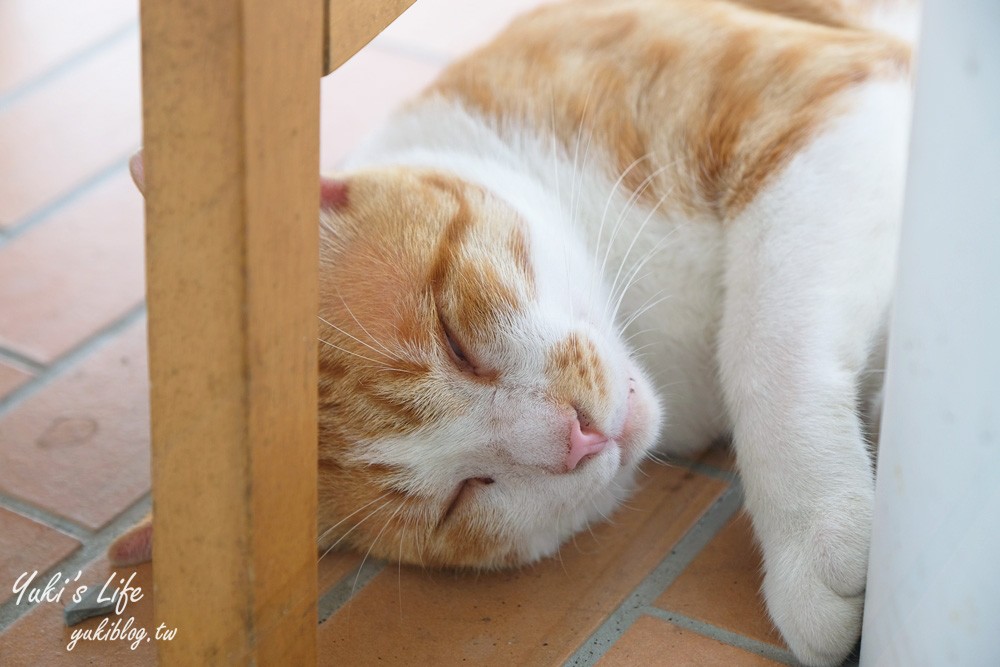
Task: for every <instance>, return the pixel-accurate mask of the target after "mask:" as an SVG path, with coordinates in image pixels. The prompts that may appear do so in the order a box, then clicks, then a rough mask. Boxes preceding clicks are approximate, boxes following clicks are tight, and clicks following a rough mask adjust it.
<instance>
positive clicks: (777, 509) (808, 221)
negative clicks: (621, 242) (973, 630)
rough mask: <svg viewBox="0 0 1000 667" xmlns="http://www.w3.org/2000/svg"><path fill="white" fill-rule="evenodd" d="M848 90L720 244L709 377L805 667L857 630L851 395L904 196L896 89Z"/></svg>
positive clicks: (864, 488) (885, 282)
mask: <svg viewBox="0 0 1000 667" xmlns="http://www.w3.org/2000/svg"><path fill="white" fill-rule="evenodd" d="M859 100H860V103H859V109H858V113H856V114H853V115H852V116H850V117H847V118H845V119H842V120H841V121H840V122H838V123H837V124H836V125H835V126H834V127H833V128H832V129H831V130H830V131H828V133H827V134H825V135H824V136H823V137H820V138H819V139H817V140H816V141H815V142H814V144H813V145H812V146H811V147H810V148H808V149H807V150H806V151H804V152H803V153H802V154H800V155H799V156H797V157H796V158H795V159H794V160H793V161H792V163H791V164H790V166H789V168H788V169H787V171H786V172H785V174H784V175H783V176H781V177H780V178H779V179H778V180H777V181H776V182H775V183H773V184H772V185H771V186H770V188H769V191H768V192H767V193H765V194H763V195H762V196H761V197H759V198H758V199H757V201H755V202H754V203H753V204H752V205H751V206H750V207H748V209H747V210H746V211H745V212H744V213H743V214H742V215H741V216H740V219H737V220H734V221H732V222H731V223H730V227H729V230H728V232H727V241H726V243H727V248H726V262H727V268H726V278H725V287H726V297H725V304H724V314H723V323H722V328H721V331H720V337H719V369H720V377H721V380H722V384H723V391H724V394H725V399H726V404H727V409H728V411H729V413H730V418H731V420H732V425H733V436H734V446H735V449H736V455H737V461H738V465H739V470H740V473H741V476H742V480H743V484H744V487H745V494H746V507H747V509H748V511H749V512H750V514H751V516H752V518H753V524H754V528H755V531H756V533H757V537H758V539H759V541H760V544H761V547H762V550H763V555H764V563H765V570H766V572H765V577H764V586H763V592H764V596H765V598H766V601H767V606H768V609H769V611H770V613H771V616H772V618H773V619H774V621H775V623H776V625H777V626H778V628H779V630H781V632H782V634H783V636H784V637H785V640H786V641H787V642H788V645H789V647H790V648H791V649H792V651H793V652H794V653H795V655H796V656H797V657H798V658H799V659H800V660H801V661H803V662H804V663H806V664H809V665H835V664H839V663H840V662H841V661H842V660H843V659H844V658H845V657H846V655H847V654H848V653H849V652H850V650H851V648H852V647H853V646H854V644H855V642H856V641H857V639H858V636H859V633H860V627H861V614H862V606H863V596H864V589H865V578H866V570H867V561H868V544H869V539H870V529H871V516H872V506H873V496H874V476H873V466H872V462H871V460H870V456H869V452H868V449H867V446H866V442H865V438H864V436H863V432H862V425H861V421H860V418H859V414H858V390H859V383H860V382H861V379H862V373H863V371H864V369H865V367H866V365H867V361H868V359H869V357H870V354H871V352H872V348H873V346H874V345H875V344H876V343H877V342H879V340H878V339H879V338H880V336H879V334H880V331H881V328H882V326H883V323H884V319H885V317H886V313H887V310H888V304H889V300H890V297H891V292H892V282H893V275H894V257H895V250H896V235H897V234H896V232H897V227H898V224H897V221H898V217H899V208H900V200H901V188H902V171H903V164H904V157H903V156H904V154H905V141H906V139H905V136H906V131H905V125H906V117H907V116H906V109H907V106H906V93H905V91H902V92H900V91H898V90H892V91H886V90H883V89H880V88H878V87H872V88H870V89H868V90H866V91H865V92H864V93H863V94H861V95H859ZM889 103H891V104H889ZM886 104H888V107H885V108H883V106H884V105H886ZM896 113H898V114H899V115H895V114H896Z"/></svg>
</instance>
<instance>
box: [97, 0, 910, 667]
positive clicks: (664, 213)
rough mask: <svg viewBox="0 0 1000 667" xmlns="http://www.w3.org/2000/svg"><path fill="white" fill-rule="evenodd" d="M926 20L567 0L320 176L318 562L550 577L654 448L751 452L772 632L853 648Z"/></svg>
mask: <svg viewBox="0 0 1000 667" xmlns="http://www.w3.org/2000/svg"><path fill="white" fill-rule="evenodd" d="M911 14H912V12H911V11H910V9H909V8H908V7H907V6H906V3H905V2H899V3H893V2H891V1H889V0H886V1H884V2H874V1H866V0H857V1H854V2H852V1H850V0H843V1H842V2H840V3H838V2H826V1H823V0H616V1H611V0H575V1H572V2H567V3H561V4H556V5H551V6H546V7H543V8H541V9H539V10H537V11H535V12H533V13H531V14H528V15H526V16H524V17H522V18H520V19H518V20H517V21H515V22H514V23H513V24H512V25H511V26H510V27H509V28H508V29H507V30H506V31H505V32H503V33H502V34H501V35H500V36H499V37H498V38H497V39H496V40H495V41H493V42H492V43H491V44H489V45H487V46H485V47H484V48H482V49H480V50H479V51H477V52H475V53H473V54H472V55H471V56H469V57H467V58H465V59H463V60H460V61H458V62H456V63H454V64H453V65H451V66H450V67H449V68H447V69H446V70H445V72H444V73H443V74H442V76H441V77H440V78H439V79H438V81H437V82H436V83H434V84H433V85H432V86H431V87H430V88H429V89H428V90H426V91H425V92H424V93H423V94H422V95H421V96H419V97H418V98H417V99H415V100H413V101H412V102H410V103H409V104H408V105H406V106H405V107H404V108H403V109H401V110H400V111H398V112H397V113H396V114H395V115H394V116H393V117H392V118H391V119H390V121H389V122H388V124H387V125H386V126H385V127H384V128H383V129H382V130H381V131H380V132H379V133H377V134H376V135H375V136H374V137H373V138H371V139H370V140H369V141H368V142H367V143H366V144H365V145H364V146H363V147H362V148H361V149H359V150H358V151H357V152H356V153H355V154H354V155H353V156H352V157H351V158H350V159H349V161H348V163H347V164H346V165H345V170H344V172H343V173H342V174H339V175H337V176H336V177H333V178H327V179H324V180H323V182H322V201H323V204H322V214H321V229H322V232H321V233H322V252H321V255H322V257H321V272H320V273H321V288H320V296H321V306H320V310H321V312H320V319H321V325H320V329H321V337H320V350H319V360H320V385H319V396H320V443H319V449H320V460H319V480H320V481H319V483H320V488H319V494H320V509H319V529H320V535H321V544H320V546H321V547H324V548H325V547H328V546H329V545H332V544H335V543H340V544H344V545H350V546H351V547H353V548H356V549H359V550H362V551H364V552H370V553H371V554H372V555H373V556H378V557H382V558H387V559H393V560H402V561H405V562H412V563H418V564H423V565H427V566H435V567H438V566H443V567H454V566H458V567H474V568H496V567H507V566H516V565H519V564H523V563H527V562H530V561H533V560H536V559H539V558H542V557H545V556H547V555H550V554H552V553H553V552H555V550H556V549H557V548H558V547H559V545H560V544H561V543H562V542H563V541H564V540H565V539H566V538H568V537H569V536H571V535H572V534H574V533H575V532H576V531H578V530H580V529H581V528H583V527H585V526H586V525H587V524H588V523H590V522H593V521H598V520H600V519H601V518H602V517H603V516H606V515H608V514H609V513H610V512H611V511H612V510H613V509H614V508H615V507H616V506H617V505H618V504H619V503H620V502H621V501H622V500H623V499H624V498H625V497H626V496H627V495H628V493H629V490H630V488H631V486H632V482H633V476H634V473H635V471H636V466H637V464H638V463H639V462H640V461H641V460H642V459H643V458H644V457H645V456H647V455H648V454H649V453H650V451H651V449H652V448H653V447H654V446H655V447H656V448H658V449H659V450H661V451H666V452H671V453H684V454H690V453H693V452H695V451H697V450H698V449H700V448H703V447H705V446H706V445H708V444H709V443H710V442H712V441H713V440H714V439H716V438H718V437H719V436H721V435H727V434H728V435H731V437H732V440H733V446H734V448H735V451H736V455H737V460H738V465H739V470H740V473H741V476H742V480H743V485H744V488H745V493H746V508H747V510H748V511H749V513H750V515H751V516H752V518H753V524H754V528H755V531H756V534H757V537H758V539H759V541H760V544H761V546H762V551H763V555H764V563H765V571H766V573H765V579H764V595H765V597H766V601H767V606H768V609H769V611H770V613H771V616H772V617H773V619H774V621H775V623H776V625H777V626H778V628H779V629H780V630H781V632H782V635H783V636H784V638H785V640H786V641H787V643H788V645H789V646H790V647H791V649H792V651H793V652H794V653H795V655H796V656H797V657H798V658H799V659H800V660H802V661H803V662H805V663H807V664H810V665H832V664H837V663H839V662H840V661H842V659H843V658H844V657H845V656H846V654H847V653H848V652H849V651H850V650H851V648H852V647H853V646H854V643H855V642H856V640H857V638H858V634H859V631H860V622H861V611H862V602H863V595H864V589H865V576H866V568H867V550H868V539H869V529H870V524H871V513H872V498H873V464H872V459H871V455H870V452H869V450H868V444H867V443H866V438H865V436H864V428H865V425H864V424H863V421H862V419H861V416H860V415H861V414H862V413H863V412H865V411H868V412H869V413H871V414H873V415H874V414H877V409H878V406H877V396H878V393H879V385H880V374H879V373H878V371H879V367H880V364H881V350H882V347H883V344H884V337H885V328H886V316H887V309H888V307H889V300H890V296H891V293H892V287H893V276H894V261H895V248H896V235H897V229H898V223H899V218H900V209H901V195H902V184H903V175H904V166H905V147H906V137H907V126H908V117H909V99H910V85H909V62H910V49H909V46H908V42H907V41H905V40H904V39H901V38H900V37H894V36H891V35H890V33H889V32H883V31H881V30H883V29H884V30H887V31H890V30H891V31H893V32H896V33H899V34H900V35H902V36H903V37H906V38H909V37H910V36H911V35H908V34H906V33H907V31H908V30H909V31H911V32H912V29H911V26H912V20H913V18H912V15H911ZM875 26H881V28H876V27H875ZM133 167H134V171H135V172H138V175H137V182H139V183H140V187H141V180H142V179H141V163H140V162H138V161H135V162H134V164H133ZM639 351H642V353H643V355H644V362H643V363H640V362H639V361H638V359H637V353H638V352H639ZM149 537H150V532H149V527H148V524H147V525H146V526H145V527H140V528H139V529H137V530H135V531H133V532H132V533H130V534H129V535H126V536H125V537H124V538H123V539H122V540H120V541H119V542H118V543H116V545H114V546H113V547H112V556H113V558H114V559H116V560H119V561H121V560H129V559H132V560H134V559H136V558H140V559H141V558H145V557H148V540H149Z"/></svg>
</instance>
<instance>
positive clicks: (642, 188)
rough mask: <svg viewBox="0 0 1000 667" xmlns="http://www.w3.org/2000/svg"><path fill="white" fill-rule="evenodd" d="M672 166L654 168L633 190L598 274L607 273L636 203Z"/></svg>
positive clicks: (609, 241) (616, 225) (619, 215)
mask: <svg viewBox="0 0 1000 667" xmlns="http://www.w3.org/2000/svg"><path fill="white" fill-rule="evenodd" d="M671 166H673V165H672V164H665V165H663V166H662V167H660V168H658V169H655V170H653V171H652V172H651V173H650V174H649V175H648V176H646V178H645V179H643V181H642V183H640V184H639V187H638V188H636V190H635V192H633V193H632V195H631V196H630V197H629V198H628V201H626V203H625V207H624V208H623V209H622V211H621V212H620V213H619V214H618V220H617V222H616V223H615V226H614V227H613V228H612V230H611V236H610V237H609V238H608V245H607V248H605V251H604V258H603V259H602V260H601V268H600V271H598V275H600V276H605V275H606V273H605V269H606V268H607V264H608V258H609V257H610V256H611V250H612V248H613V247H614V241H615V238H616V237H617V236H618V232H619V231H620V230H621V228H622V227H623V226H624V225H625V221H626V220H627V219H628V216H629V214H630V213H631V211H632V209H633V208H634V207H635V205H636V203H637V202H638V201H639V199H640V198H641V197H642V195H643V194H644V193H645V192H646V190H647V189H649V188H650V187H652V183H653V180H654V179H655V178H656V177H657V176H659V175H660V174H661V173H663V172H664V171H665V170H666V169H668V168H670V167H671ZM609 297H610V295H609ZM607 305H610V300H609V303H608V304H606V306H607Z"/></svg>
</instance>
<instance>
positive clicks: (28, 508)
mask: <svg viewBox="0 0 1000 667" xmlns="http://www.w3.org/2000/svg"><path fill="white" fill-rule="evenodd" d="M0 507H3V508H4V509H8V510H10V511H11V512H15V513H17V514H20V515H21V516H23V517H25V518H28V519H31V520H32V521H34V522H35V523H40V524H42V525H43V526H46V527H48V528H54V529H55V530H58V531H59V532H61V533H65V534H66V535H69V536H70V537H72V538H74V539H76V540H78V541H80V542H86V541H87V540H89V539H91V538H92V537H93V536H94V534H95V533H94V531H92V530H90V529H89V528H86V527H84V526H80V525H77V524H76V523H75V522H73V521H72V520H71V519H67V518H66V517H62V516H59V515H58V514H56V513H54V512H51V511H49V510H47V509H44V508H42V507H38V506H36V505H33V504H32V503H30V502H28V501H25V500H21V499H20V498H16V497H14V496H11V495H8V494H6V493H3V492H0Z"/></svg>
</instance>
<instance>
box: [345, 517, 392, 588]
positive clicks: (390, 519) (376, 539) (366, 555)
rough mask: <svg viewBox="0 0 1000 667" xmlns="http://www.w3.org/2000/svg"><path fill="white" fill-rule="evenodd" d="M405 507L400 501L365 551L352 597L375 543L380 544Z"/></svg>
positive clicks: (355, 579) (356, 576)
mask: <svg viewBox="0 0 1000 667" xmlns="http://www.w3.org/2000/svg"><path fill="white" fill-rule="evenodd" d="M403 507H404V505H403V503H400V505H399V507H397V508H396V510H395V511H394V512H393V513H392V514H391V515H390V516H389V518H388V519H386V522H385V525H384V526H382V529H381V530H380V531H378V534H377V535H376V536H375V539H374V540H372V543H371V544H370V545H369V546H368V551H366V552H365V556H364V558H362V559H361V565H359V566H358V573H357V574H356V575H354V583H353V584H352V585H351V597H354V593H355V591H356V590H357V588H358V580H359V579H360V578H361V570H362V569H363V568H364V566H365V562H367V560H368V556H370V555H371V553H372V549H374V548H375V545H376V544H378V541H379V539H381V537H382V534H383V533H385V529H386V528H388V527H389V524H390V523H392V520H393V519H395V518H396V515H397V514H399V511H400V510H401V509H403Z"/></svg>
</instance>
